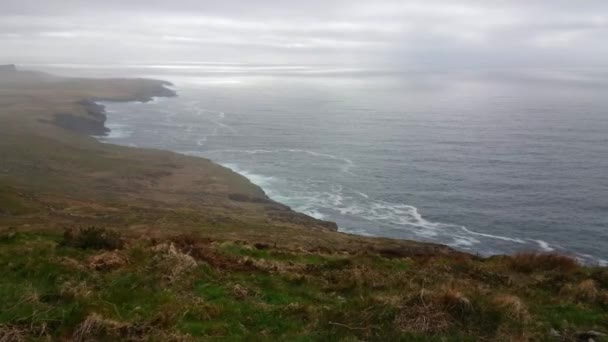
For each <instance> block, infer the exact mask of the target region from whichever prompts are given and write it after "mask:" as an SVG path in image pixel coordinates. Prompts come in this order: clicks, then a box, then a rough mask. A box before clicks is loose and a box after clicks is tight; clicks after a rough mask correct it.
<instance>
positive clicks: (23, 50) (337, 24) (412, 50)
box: [0, 0, 608, 67]
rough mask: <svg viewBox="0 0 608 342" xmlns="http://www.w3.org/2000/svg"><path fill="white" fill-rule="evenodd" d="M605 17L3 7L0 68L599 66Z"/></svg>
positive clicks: (468, 10)
mask: <svg viewBox="0 0 608 342" xmlns="http://www.w3.org/2000/svg"><path fill="white" fill-rule="evenodd" d="M603 13H608V2H606V1H603V0H602V1H599V0H588V1H585V2H572V1H566V0H532V1H523V0H511V1H506V0H496V1H492V2H490V1H482V0H463V1H450V2H446V1H439V0H425V1H422V0H420V1H413V0H411V1H408V0H400V1H390V0H387V1H367V0H365V1H364V0H349V1H346V0H334V1H328V0H325V1H321V0H309V1H300V2H291V1H290V2H285V1H280V0H258V1H236V0H224V1H221V2H218V1H211V0H196V1H195V0H174V1H170V2H169V1H160V0H147V1H144V0H131V1H118V0H105V1H84V0H82V1H78V0H46V1H34V0H19V1H16V0H3V4H2V12H1V13H0V44H1V45H2V46H3V49H2V50H1V51H0V62H21V61H30V62H32V61H33V62H95V63H116V62H134V61H144V62H145V61H150V62H152V61H154V62H159V61H160V62H170V61H174V60H191V61H205V60H213V61H226V62H249V63H261V62H271V63H292V64H315V63H317V64H318V63H323V64H334V65H344V63H349V64H352V65H353V66H382V67H416V66H435V67H443V66H468V67H469V66H547V65H556V66H578V65H585V66H589V65H603V64H604V63H605V62H604V61H603V60H604V59H607V58H606V57H607V56H606V52H607V51H606V48H605V47H604V45H605V44H604V40H605V37H606V36H608V35H607V33H608V32H607V31H608V16H606V15H604V14H603Z"/></svg>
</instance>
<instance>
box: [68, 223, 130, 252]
mask: <svg viewBox="0 0 608 342" xmlns="http://www.w3.org/2000/svg"><path fill="white" fill-rule="evenodd" d="M62 243H63V245H66V246H71V247H76V248H82V249H107V250H115V249H121V248H122V247H123V246H124V241H123V239H122V238H121V236H120V233H118V232H117V231H113V230H107V229H105V228H97V227H88V228H83V229H79V230H77V231H76V232H74V231H73V230H71V229H67V230H66V231H65V232H64V234H63V242H62Z"/></svg>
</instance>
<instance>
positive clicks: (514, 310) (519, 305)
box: [493, 294, 530, 323]
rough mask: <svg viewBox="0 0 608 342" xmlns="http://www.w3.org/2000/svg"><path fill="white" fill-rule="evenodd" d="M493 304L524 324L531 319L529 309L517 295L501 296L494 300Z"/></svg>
mask: <svg viewBox="0 0 608 342" xmlns="http://www.w3.org/2000/svg"><path fill="white" fill-rule="evenodd" d="M493 302H494V304H495V305H496V307H497V308H498V309H499V310H500V311H501V312H503V313H504V314H506V315H507V316H508V317H509V318H511V319H513V320H516V321H518V322H522V323H523V322H527V321H529V319H530V313H529V312H528V307H527V306H526V304H525V303H524V302H523V300H521V298H519V297H517V296H515V295H510V294H506V295H499V296H497V297H495V298H494V301H493Z"/></svg>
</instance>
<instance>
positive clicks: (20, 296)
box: [0, 229, 608, 341]
mask: <svg viewBox="0 0 608 342" xmlns="http://www.w3.org/2000/svg"><path fill="white" fill-rule="evenodd" d="M92 232H95V233H92ZM91 236H95V239H91ZM104 237H111V238H109V240H108V241H107V243H112V242H113V241H115V238H116V237H119V236H118V233H117V232H116V231H114V232H112V233H110V232H109V231H105V230H99V229H84V230H82V231H77V232H71V233H69V234H65V235H63V236H62V235H60V234H42V233H19V232H17V233H15V232H5V233H4V234H3V235H2V237H1V239H0V268H1V269H0V271H1V272H2V274H3V275H4V276H3V277H2V279H0V302H1V303H2V310H1V313H0V338H4V340H26V339H27V340H29V339H33V340H36V339H40V340H45V339H47V338H51V339H66V340H67V339H73V340H76V341H83V340H108V341H113V340H117V339H120V340H158V341H168V340H195V339H205V340H206V339H217V340H235V339H253V340H268V339H272V340H289V341H293V340H295V341H308V340H344V341H351V340H352V341H355V340H378V341H387V340H390V341H398V340H403V341H411V340H421V341H422V340H425V341H426V340H437V341H467V340H470V341H477V340H488V341H490V340H492V341H494V340H500V341H509V340H510V341H520V340H551V339H552V337H555V338H556V339H558V340H565V341H567V340H576V339H577V336H579V335H581V334H582V333H587V332H589V331H606V330H608V288H607V287H606V286H605V285H606V284H605V280H606V278H605V277H606V272H605V269H600V268H584V267H581V266H576V267H571V265H573V264H575V263H574V262H573V261H572V260H570V259H567V258H565V257H560V258H559V260H562V262H563V264H556V263H555V262H554V261H555V260H556V256H554V255H538V254H535V255H519V256H516V257H496V258H490V259H479V258H475V257H472V256H465V255H462V256H460V257H459V258H446V257H443V256H437V257H428V256H427V257H405V258H403V257H396V258H386V257H382V256H380V255H378V254H376V253H373V252H371V251H360V252H358V253H339V252H328V253H321V252H309V251H304V250H301V249H300V250H291V249H284V248H277V247H271V246H265V245H261V244H258V245H257V247H256V246H254V245H253V244H250V243H246V242H239V241H235V242H230V241H223V242H222V241H215V240H212V239H209V238H207V237H202V236H200V235H197V234H185V235H176V236H173V237H171V238H164V239H155V238H146V237H140V238H134V237H124V236H120V237H119V238H120V239H122V240H124V241H125V244H124V245H121V246H120V247H119V248H117V249H114V250H101V249H97V247H99V246H100V245H101V244H102V243H101V241H105V240H104V239H105V238H104ZM74 241H94V243H77V244H74V243H73V242H74ZM89 247H94V248H89ZM529 258H532V259H534V260H536V262H538V264H539V265H542V262H543V261H545V262H547V263H548V264H547V267H543V268H541V269H540V270H539V271H535V272H528V271H522V268H521V266H522V265H521V264H519V263H520V262H522V261H523V262H524V263H527V260H528V259H529ZM565 265H567V266H568V267H562V266H565ZM552 334H553V335H555V336H552Z"/></svg>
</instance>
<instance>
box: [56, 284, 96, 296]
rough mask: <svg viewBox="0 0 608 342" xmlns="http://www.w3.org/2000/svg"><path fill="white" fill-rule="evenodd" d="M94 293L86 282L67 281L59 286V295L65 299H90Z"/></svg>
mask: <svg viewBox="0 0 608 342" xmlns="http://www.w3.org/2000/svg"><path fill="white" fill-rule="evenodd" d="M92 293H93V289H92V288H91V287H90V286H89V285H88V284H87V283H86V282H79V283H75V282H71V281H66V282H64V283H63V284H61V285H60V286H59V294H60V295H61V296H62V297H63V298H68V299H72V298H78V299H84V298H88V297H89V296H90V295H91V294H92Z"/></svg>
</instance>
